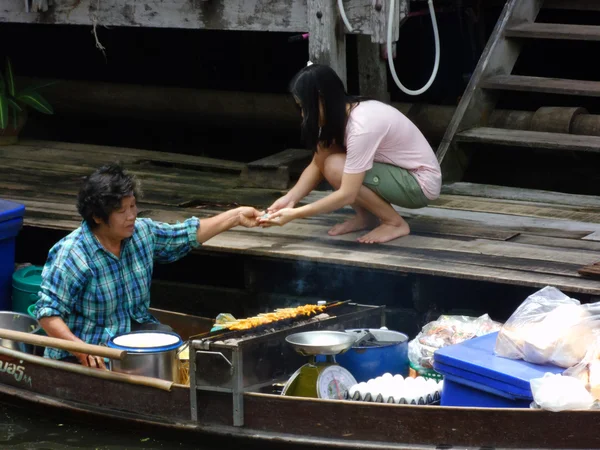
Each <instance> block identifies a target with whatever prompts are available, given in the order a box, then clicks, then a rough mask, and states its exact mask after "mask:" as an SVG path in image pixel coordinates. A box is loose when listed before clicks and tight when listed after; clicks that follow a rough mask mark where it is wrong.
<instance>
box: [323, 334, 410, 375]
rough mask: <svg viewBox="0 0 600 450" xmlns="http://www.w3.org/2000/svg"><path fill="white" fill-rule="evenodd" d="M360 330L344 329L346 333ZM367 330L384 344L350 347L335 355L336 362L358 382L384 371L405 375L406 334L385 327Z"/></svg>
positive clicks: (406, 357)
mask: <svg viewBox="0 0 600 450" xmlns="http://www.w3.org/2000/svg"><path fill="white" fill-rule="evenodd" d="M360 331H363V329H353V330H346V333H356V332H360ZM369 331H370V332H371V334H372V335H373V336H375V338H376V339H377V340H378V341H382V342H386V344H384V345H382V346H377V347H373V346H369V347H352V348H351V349H350V350H348V351H347V352H345V353H343V354H341V355H337V356H336V358H335V359H336V361H337V362H338V364H339V365H340V366H342V367H344V368H345V369H347V370H348V371H350V373H351V374H352V375H354V378H356V381H357V382H359V383H360V382H363V381H369V380H370V379H372V378H376V377H379V376H381V375H383V374H384V373H391V374H392V375H398V374H400V375H402V376H403V377H407V376H408V362H409V361H408V336H407V335H406V334H404V333H399V332H398V331H391V330H386V329H369Z"/></svg>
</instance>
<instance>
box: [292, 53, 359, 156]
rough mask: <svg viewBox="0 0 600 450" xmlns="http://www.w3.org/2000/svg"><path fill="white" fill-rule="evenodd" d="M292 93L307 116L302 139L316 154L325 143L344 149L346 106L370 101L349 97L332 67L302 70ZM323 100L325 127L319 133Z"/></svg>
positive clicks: (295, 77)
mask: <svg viewBox="0 0 600 450" xmlns="http://www.w3.org/2000/svg"><path fill="white" fill-rule="evenodd" d="M289 91H290V92H291V94H292V95H293V96H294V97H295V98H297V99H298V100H299V101H300V108H301V109H302V113H303V114H304V119H303V121H302V139H303V140H304V142H305V144H306V147H307V148H308V149H310V150H313V151H316V150H317V145H318V144H319V143H322V144H323V145H324V147H326V148H327V147H329V146H330V145H331V144H332V143H333V142H335V143H336V144H337V145H339V146H340V147H342V148H344V137H345V134H346V122H347V114H346V105H348V104H350V103H360V101H364V100H369V99H368V98H366V97H358V96H354V95H349V94H348V93H347V92H346V89H345V88H344V83H343V82H342V80H341V79H340V77H339V76H338V74H337V73H336V72H335V70H333V69H332V68H331V67H329V66H326V65H323V64H311V65H310V66H306V67H304V68H303V69H302V70H300V71H299V72H298V73H297V74H296V75H295V76H294V78H292V81H291V82H290V86H289ZM319 99H321V102H322V103H323V110H324V114H325V126H324V127H323V128H322V129H321V132H320V133H319Z"/></svg>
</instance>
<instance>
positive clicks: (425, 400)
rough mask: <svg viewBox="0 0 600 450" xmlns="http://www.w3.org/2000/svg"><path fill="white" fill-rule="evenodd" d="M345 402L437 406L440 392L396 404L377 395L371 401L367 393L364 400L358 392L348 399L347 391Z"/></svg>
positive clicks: (392, 398)
mask: <svg viewBox="0 0 600 450" xmlns="http://www.w3.org/2000/svg"><path fill="white" fill-rule="evenodd" d="M344 399H345V400H352V401H355V402H371V403H393V404H397V405H426V406H429V405H438V404H439V403H440V392H439V391H436V392H435V393H434V394H433V395H431V394H427V396H426V397H419V398H418V399H412V400H411V401H410V403H409V402H408V401H406V399H405V398H404V397H403V398H401V399H400V401H399V402H398V403H396V402H395V401H394V397H391V396H390V397H389V398H388V399H387V401H385V399H384V398H383V396H382V395H381V394H378V395H377V397H376V398H375V399H374V400H373V397H372V395H371V393H367V394H366V395H365V396H364V398H363V397H362V396H361V395H360V392H355V393H354V396H353V397H350V394H349V392H348V391H346V393H345V394H344Z"/></svg>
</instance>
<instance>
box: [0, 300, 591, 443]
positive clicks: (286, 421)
mask: <svg viewBox="0 0 600 450" xmlns="http://www.w3.org/2000/svg"><path fill="white" fill-rule="evenodd" d="M153 313H154V314H155V315H156V317H158V318H159V319H160V320H161V322H163V323H167V324H169V325H171V326H172V327H173V328H174V329H175V331H176V332H178V333H179V334H180V335H181V336H182V337H190V336H194V335H197V334H198V333H205V332H207V331H208V330H209V329H210V327H211V326H212V324H213V321H212V320H210V319H205V318H201V317H196V316H189V315H184V314H179V313H173V312H167V311H161V310H153ZM5 350H6V351H5ZM0 352H1V353H2V354H0V394H1V395H2V397H3V400H10V401H13V402H18V403H22V402H23V403H30V404H36V405H38V406H40V405H43V406H46V407H49V408H56V409H58V410H60V411H63V412H74V413H77V414H78V415H79V416H82V417H83V416H84V415H85V417H89V418H90V419H94V420H97V419H98V418H100V419H111V420H119V421H123V422H124V423H125V422H128V423H133V424H135V425H136V426H141V425H148V426H151V427H155V429H156V427H160V428H162V429H164V430H171V431H177V432H187V433H198V434H203V435H211V436H215V437H228V438H232V437H233V438H241V439H244V442H245V443H246V444H250V443H251V442H257V443H259V444H260V445H261V446H265V445H266V444H269V443H270V444H276V445H277V446H281V445H283V444H285V445H288V446H289V445H291V444H298V445H301V446H319V447H327V448H368V449H424V448H431V449H433V448H436V449H439V448H473V449H475V448H477V449H482V448H486V449H491V448H521V449H533V448H536V449H541V448H599V447H600V435H599V433H598V431H597V430H598V427H599V426H600V413H598V412H597V411H574V412H564V413H552V412H548V411H542V410H534V409H496V408H450V407H440V406H409V405H394V404H391V405H389V404H378V403H365V402H353V401H332V400H320V399H307V398H296V397H286V396H281V395H273V394H268V393H261V392H258V391H257V392H245V393H243V394H242V397H243V398H242V401H241V405H243V410H242V417H243V425H242V426H234V416H235V414H234V408H235V407H236V404H235V402H232V394H231V393H227V392H225V390H221V392H219V390H218V389H216V390H215V391H212V392H210V391H198V392H197V394H198V395H197V396H195V397H194V396H193V395H190V394H191V393H192V392H193V390H192V389H191V388H190V387H189V386H185V385H181V384H173V383H170V382H163V381H162V380H157V379H153V378H148V377H132V376H128V375H125V374H119V373H113V372H106V371H99V370H97V369H89V368H84V367H81V366H77V365H74V364H67V363H62V362H54V361H49V360H46V359H44V358H40V357H37V356H33V355H28V354H25V353H20V352H15V351H12V350H8V349H4V348H2V349H0ZM49 363H50V364H49ZM52 363H53V364H52ZM101 372H102V373H101ZM100 376H102V377H100ZM192 399H194V400H192ZM237 406H238V407H239V406H240V404H239V403H238V404H237ZM83 413H85V414H83Z"/></svg>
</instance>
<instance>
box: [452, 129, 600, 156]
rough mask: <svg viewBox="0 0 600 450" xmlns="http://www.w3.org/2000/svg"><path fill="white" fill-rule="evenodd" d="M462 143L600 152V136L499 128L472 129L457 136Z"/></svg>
mask: <svg viewBox="0 0 600 450" xmlns="http://www.w3.org/2000/svg"><path fill="white" fill-rule="evenodd" d="M457 140H458V141H460V142H470V143H475V144H494V145H505V146H512V147H525V148H543V149H546V150H573V151H582V152H593V153H598V152H600V137H599V136H579V135H574V134H563V133H546V132H542V131H524V130H505V129H499V128H487V127H481V128H472V129H470V130H467V131H463V132H461V133H459V134H458V135H457Z"/></svg>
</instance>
